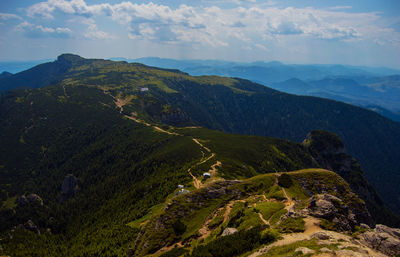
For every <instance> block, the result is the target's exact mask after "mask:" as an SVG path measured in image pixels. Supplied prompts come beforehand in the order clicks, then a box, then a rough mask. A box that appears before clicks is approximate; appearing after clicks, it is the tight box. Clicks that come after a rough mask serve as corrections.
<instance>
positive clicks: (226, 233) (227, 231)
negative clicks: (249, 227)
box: [221, 228, 238, 236]
mask: <svg viewBox="0 0 400 257" xmlns="http://www.w3.org/2000/svg"><path fill="white" fill-rule="evenodd" d="M236 232H238V230H237V229H236V228H226V229H224V232H222V235H221V236H229V235H232V234H235V233H236Z"/></svg>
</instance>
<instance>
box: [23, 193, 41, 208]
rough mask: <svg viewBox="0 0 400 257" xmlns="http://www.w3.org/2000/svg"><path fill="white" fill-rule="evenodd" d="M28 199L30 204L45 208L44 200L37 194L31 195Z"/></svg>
mask: <svg viewBox="0 0 400 257" xmlns="http://www.w3.org/2000/svg"><path fill="white" fill-rule="evenodd" d="M26 198H27V199H28V201H29V202H30V203H37V204H39V205H41V206H43V199H42V198H41V197H40V196H38V195H37V194H29V195H28V196H27V197H26Z"/></svg>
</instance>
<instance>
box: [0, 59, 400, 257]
mask: <svg viewBox="0 0 400 257" xmlns="http://www.w3.org/2000/svg"><path fill="white" fill-rule="evenodd" d="M0 87H1V89H2V91H3V92H4V93H3V94H2V97H1V101H0V123H1V126H0V134H1V135H2V136H1V139H0V142H1V143H0V153H1V154H0V184H1V192H0V193H1V194H0V197H1V201H2V205H1V207H0V219H1V222H0V237H1V238H2V241H1V243H0V244H1V248H0V250H1V251H3V252H4V253H5V254H9V255H12V256H55V255H57V256H99V255H104V256H126V255H128V256H134V255H136V256H143V255H148V254H149V255H153V254H155V255H156V256H161V255H162V256H182V255H186V256H238V255H242V254H245V253H249V254H250V253H253V254H256V256H260V255H262V254H265V253H266V252H268V251H272V252H270V256H271V254H272V253H273V252H274V251H277V252H279V251H286V252H285V253H286V254H289V253H291V254H294V252H295V251H297V250H298V249H297V248H299V247H303V248H307V249H309V250H310V249H311V250H313V251H314V252H318V253H320V252H321V253H322V248H327V249H328V251H331V253H332V254H339V255H340V254H341V253H343V254H344V253H345V252H341V251H345V250H347V251H355V252H362V251H364V254H365V251H367V252H368V253H370V254H386V255H391V254H393V253H397V252H396V251H397V250H398V249H397V248H396V247H397V246H396V242H397V241H396V240H400V238H397V237H396V235H397V234H396V233H398V232H396V231H397V230H392V229H390V228H388V227H386V226H384V225H376V227H375V228H373V227H374V226H375V224H377V223H383V224H386V225H389V226H399V224H400V219H399V217H398V215H397V214H394V213H393V212H392V211H391V210H390V208H391V209H392V210H394V211H397V212H399V211H400V210H399V209H398V206H400V204H399V199H398V195H399V189H398V188H397V184H398V183H399V182H400V178H399V176H398V174H399V170H400V166H399V164H398V161H397V160H398V159H399V157H400V156H398V155H399V154H400V151H399V150H400V149H399V147H400V144H399V142H400V133H399V132H400V125H399V124H398V123H396V122H394V121H391V120H389V119H387V118H385V117H383V116H381V115H379V114H377V113H375V112H373V111H369V110H366V109H363V108H359V107H355V106H352V105H349V104H345V103H341V102H337V101H333V100H327V99H322V98H317V97H309V96H296V95H290V94H286V93H282V92H279V91H276V90H274V89H271V88H268V87H265V86H263V85H260V84H256V83H254V82H251V81H248V80H244V79H238V78H226V77H217V76H190V75H188V74H187V73H185V72H182V71H179V70H171V69H163V68H155V67H149V66H146V65H143V64H138V63H127V62H124V61H118V62H116V61H109V60H101V59H84V58H82V57H79V56H76V55H72V54H64V55H61V56H59V57H58V58H57V60H56V61H54V62H49V63H44V64H40V65H38V66H35V67H33V68H31V69H29V70H26V71H23V72H20V73H17V74H13V75H10V74H6V76H2V77H1V78H0ZM327 131H330V132H327ZM332 132H333V133H332ZM272 137H273V138H272ZM289 140H291V141H289ZM342 140H343V142H342ZM353 156H354V157H355V158H356V159H357V160H358V161H359V162H358V161H357V160H356V159H354V158H353ZM360 164H361V165H360ZM291 171H294V172H291ZM204 173H209V174H208V175H204ZM208 177H210V178H208ZM374 188H376V190H375V189H374ZM307 206H309V207H307ZM387 206H389V208H388V207H387ZM315 224H319V225H315ZM332 230H334V231H332ZM27 231H31V232H27ZM382 231H384V232H382ZM393 231H394V232H393ZM317 232H318V233H320V234H318V235H316V234H315V233H317ZM293 233H300V234H301V235H302V236H300V235H299V238H300V239H301V240H297V241H290V237H291V236H293ZM379 233H385V236H386V234H388V235H389V236H386V238H390V240H386V241H385V240H375V239H376V237H377V236H378V235H379ZM311 235H312V236H311ZM351 235H353V236H354V238H355V239H354V240H352V239H351ZM319 237H320V238H319ZM282 238H283V239H284V240H286V245H288V246H287V247H286V248H282V245H281V246H280V245H279V244H278V243H279V242H282ZM321 238H325V239H327V238H329V239H331V241H332V242H334V243H332V242H331V243H329V242H327V241H323V240H325V239H321ZM396 238H397V239H396ZM321 240H322V241H321ZM357 240H358V241H357ZM391 240H392V241H391ZM274 241H277V245H273V244H274V243H273V242H274ZM320 241H321V242H320ZM373 242H379V244H374V243H373ZM391 242H394V243H393V244H391ZM399 242H400V241H399ZM269 244H272V245H270V246H268V245H269ZM292 244H294V245H292ZM339 245H341V246H342V248H340V247H338V246H339ZM268 247H270V248H268ZM271 247H272V248H271ZM274 247H275V248H274ZM292 248H293V249H292ZM356 248H357V249H358V250H355V249H356ZM300 250H301V249H300ZM303 250H304V249H303ZM263 251H264V252H263ZM376 251H378V252H380V253H378V252H376ZM0 253H1V252H0ZM276 254H277V256H279V255H278V253H276Z"/></svg>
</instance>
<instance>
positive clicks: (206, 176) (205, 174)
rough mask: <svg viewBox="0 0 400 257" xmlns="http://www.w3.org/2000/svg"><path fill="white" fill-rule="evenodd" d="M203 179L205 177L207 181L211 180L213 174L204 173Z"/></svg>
mask: <svg viewBox="0 0 400 257" xmlns="http://www.w3.org/2000/svg"><path fill="white" fill-rule="evenodd" d="M203 177H204V178H205V179H208V178H211V174H210V173H208V172H204V173H203Z"/></svg>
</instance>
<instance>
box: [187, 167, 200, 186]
mask: <svg viewBox="0 0 400 257" xmlns="http://www.w3.org/2000/svg"><path fill="white" fill-rule="evenodd" d="M190 170H191V168H189V169H188V173H189V175H190V176H191V177H192V178H193V185H194V187H195V188H196V189H199V188H201V187H202V185H203V183H201V181H200V180H198V179H197V178H196V176H194V175H193V174H192V172H190Z"/></svg>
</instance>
